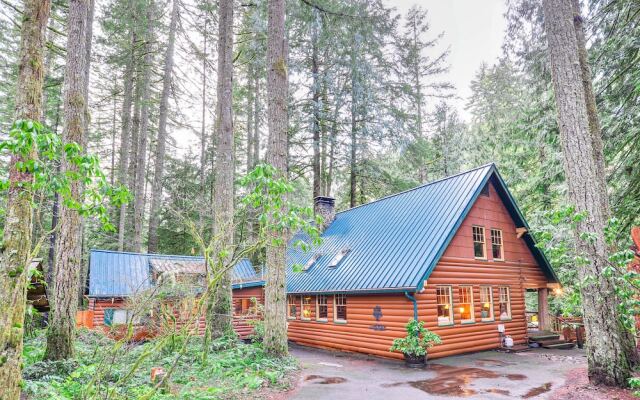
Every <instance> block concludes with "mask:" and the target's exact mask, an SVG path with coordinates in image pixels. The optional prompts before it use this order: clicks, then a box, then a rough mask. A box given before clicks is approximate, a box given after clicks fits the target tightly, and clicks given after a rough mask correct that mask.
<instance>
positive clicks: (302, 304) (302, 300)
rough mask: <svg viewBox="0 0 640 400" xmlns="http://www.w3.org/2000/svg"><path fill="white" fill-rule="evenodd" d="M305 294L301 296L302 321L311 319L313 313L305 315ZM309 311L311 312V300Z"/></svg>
mask: <svg viewBox="0 0 640 400" xmlns="http://www.w3.org/2000/svg"><path fill="white" fill-rule="evenodd" d="M304 297H305V296H304V295H301V296H300V319H301V320H302V321H311V315H309V317H308V318H307V317H305V316H304ZM307 297H311V296H307ZM309 313H311V300H309Z"/></svg>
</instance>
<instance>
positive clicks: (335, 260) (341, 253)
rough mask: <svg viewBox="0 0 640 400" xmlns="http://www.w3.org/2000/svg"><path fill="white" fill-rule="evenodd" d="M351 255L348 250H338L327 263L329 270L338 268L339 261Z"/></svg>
mask: <svg viewBox="0 0 640 400" xmlns="http://www.w3.org/2000/svg"><path fill="white" fill-rule="evenodd" d="M349 253H351V249H349V248H344V249H342V250H340V251H339V252H338V254H336V255H335V257H333V259H332V260H331V262H330V263H329V265H328V266H329V268H335V267H337V266H338V264H340V261H342V259H343V258H345V257H346V256H347V254H349Z"/></svg>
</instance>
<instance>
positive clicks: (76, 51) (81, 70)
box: [44, 0, 89, 360]
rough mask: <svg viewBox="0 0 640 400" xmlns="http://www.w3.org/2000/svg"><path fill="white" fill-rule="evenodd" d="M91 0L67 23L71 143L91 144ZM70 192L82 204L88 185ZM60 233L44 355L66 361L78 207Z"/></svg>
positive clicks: (64, 211)
mask: <svg viewBox="0 0 640 400" xmlns="http://www.w3.org/2000/svg"><path fill="white" fill-rule="evenodd" d="M88 13H89V1H87V0H71V1H70V2H69V20H68V22H67V26H68V34H67V47H66V48H67V63H66V66H65V76H64V131H63V133H62V141H63V143H65V144H69V143H77V144H80V145H82V144H83V143H84V142H85V129H86V127H87V124H86V121H85V120H86V117H87V98H86V96H87V87H86V85H85V82H86V79H87V77H88V76H87V71H86V63H87V39H88V37H87V22H88V20H87V15H88ZM82 151H83V152H84V149H83V150H82ZM77 171H78V167H77V166H76V165H73V164H70V163H69V161H68V160H67V159H66V157H62V160H61V161H60V172H61V173H62V174H69V173H76V172H77ZM70 189H71V191H70V195H71V197H72V198H73V199H74V201H75V202H78V203H80V202H81V201H82V199H81V198H80V196H81V192H82V184H81V183H80V182H71V183H70ZM60 220H61V221H63V222H64V223H62V224H60V232H59V235H58V239H57V243H56V254H55V263H54V270H53V282H52V283H53V290H51V291H50V292H49V302H50V304H51V312H50V313H49V328H48V329H47V348H46V351H45V355H44V358H45V359H47V360H64V359H67V358H70V357H72V356H73V352H74V349H73V341H74V338H75V328H76V311H77V310H78V302H77V297H76V294H77V293H78V290H79V287H80V270H81V268H82V247H81V240H80V238H81V236H82V220H81V218H80V213H79V212H78V210H75V209H71V208H69V207H67V206H66V205H65V204H60Z"/></svg>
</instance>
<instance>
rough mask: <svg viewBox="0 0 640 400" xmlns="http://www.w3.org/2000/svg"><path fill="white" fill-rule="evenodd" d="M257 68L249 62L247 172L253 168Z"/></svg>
mask: <svg viewBox="0 0 640 400" xmlns="http://www.w3.org/2000/svg"><path fill="white" fill-rule="evenodd" d="M254 74H255V68H254V66H253V63H249V66H248V67H247V173H249V171H251V169H252V168H253V136H254V135H253V126H254V123H253V116H254V115H253V114H254V111H253V105H254V101H253V97H254V96H255V89H254V87H253V75H254Z"/></svg>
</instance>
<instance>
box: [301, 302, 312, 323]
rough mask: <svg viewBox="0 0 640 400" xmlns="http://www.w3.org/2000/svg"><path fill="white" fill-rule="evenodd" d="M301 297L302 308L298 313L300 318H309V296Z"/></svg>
mask: <svg viewBox="0 0 640 400" xmlns="http://www.w3.org/2000/svg"><path fill="white" fill-rule="evenodd" d="M301 297H302V310H301V313H300V319H304V320H310V319H311V296H301Z"/></svg>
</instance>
